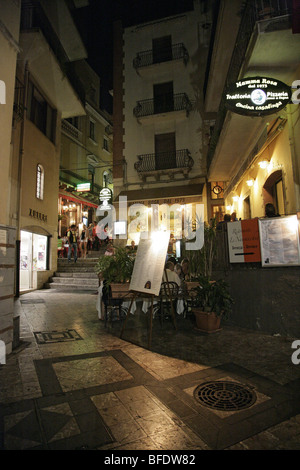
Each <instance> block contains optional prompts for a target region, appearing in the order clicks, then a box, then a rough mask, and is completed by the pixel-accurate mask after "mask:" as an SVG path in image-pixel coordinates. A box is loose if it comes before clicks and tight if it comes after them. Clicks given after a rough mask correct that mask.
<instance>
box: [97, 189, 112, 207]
mask: <svg viewBox="0 0 300 470" xmlns="http://www.w3.org/2000/svg"><path fill="white" fill-rule="evenodd" d="M99 199H100V202H101V206H100V207H99V208H100V210H109V209H110V204H111V203H112V192H111V190H110V189H109V188H103V189H101V191H100V194H99Z"/></svg>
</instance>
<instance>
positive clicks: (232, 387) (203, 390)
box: [194, 380, 256, 411]
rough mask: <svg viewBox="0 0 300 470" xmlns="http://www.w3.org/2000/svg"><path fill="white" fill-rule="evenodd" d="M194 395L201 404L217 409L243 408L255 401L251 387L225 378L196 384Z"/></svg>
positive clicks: (237, 409)
mask: <svg viewBox="0 0 300 470" xmlns="http://www.w3.org/2000/svg"><path fill="white" fill-rule="evenodd" d="M194 397H195V398H196V400H197V401H199V402H200V403H201V405H204V406H207V407H209V408H213V409H214V410H219V411H239V410H244V409H245V408H249V407H250V406H252V405H253V404H254V403H255V402H256V394H255V392H254V391H253V390H252V389H251V388H249V387H247V386H245V385H242V384H239V383H237V382H230V381H226V380H217V381H215V382H205V383H203V384H201V385H198V387H197V388H196V389H195V391H194Z"/></svg>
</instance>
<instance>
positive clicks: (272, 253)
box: [259, 215, 300, 267]
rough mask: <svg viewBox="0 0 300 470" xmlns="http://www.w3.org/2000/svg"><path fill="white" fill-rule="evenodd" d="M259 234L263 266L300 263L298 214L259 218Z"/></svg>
mask: <svg viewBox="0 0 300 470" xmlns="http://www.w3.org/2000/svg"><path fill="white" fill-rule="evenodd" d="M259 234H260V245H261V263H262V266H264V267H271V266H299V265H300V254H299V227H298V219H297V215H290V216H286V217H272V218H264V219H259Z"/></svg>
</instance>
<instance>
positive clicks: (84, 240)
mask: <svg viewBox="0 0 300 470" xmlns="http://www.w3.org/2000/svg"><path fill="white" fill-rule="evenodd" d="M80 241H81V250H82V254H83V258H86V253H87V243H88V230H87V227H86V225H83V228H82V232H81V235H80Z"/></svg>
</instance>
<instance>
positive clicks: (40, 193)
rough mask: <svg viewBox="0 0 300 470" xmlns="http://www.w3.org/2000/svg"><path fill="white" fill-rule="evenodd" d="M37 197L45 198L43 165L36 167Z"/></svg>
mask: <svg viewBox="0 0 300 470" xmlns="http://www.w3.org/2000/svg"><path fill="white" fill-rule="evenodd" d="M36 197H37V198H38V199H43V198H44V169H43V167H42V165H37V167H36Z"/></svg>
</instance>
